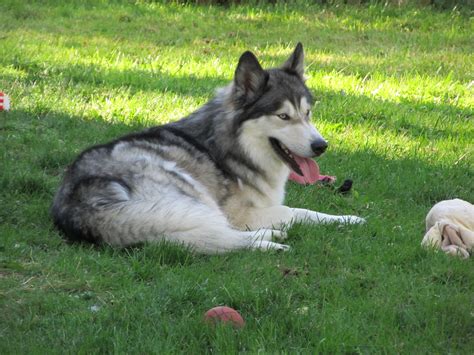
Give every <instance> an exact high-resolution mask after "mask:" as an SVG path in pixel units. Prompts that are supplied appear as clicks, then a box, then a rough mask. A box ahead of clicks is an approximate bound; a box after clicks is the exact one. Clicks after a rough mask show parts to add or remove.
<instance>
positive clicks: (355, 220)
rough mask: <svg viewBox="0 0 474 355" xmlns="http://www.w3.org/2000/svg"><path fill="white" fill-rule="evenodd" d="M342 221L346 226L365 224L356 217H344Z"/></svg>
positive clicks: (363, 220) (360, 218)
mask: <svg viewBox="0 0 474 355" xmlns="http://www.w3.org/2000/svg"><path fill="white" fill-rule="evenodd" d="M343 220H344V223H347V224H364V223H366V222H367V221H366V220H365V219H364V218H362V217H357V216H344V217H343Z"/></svg>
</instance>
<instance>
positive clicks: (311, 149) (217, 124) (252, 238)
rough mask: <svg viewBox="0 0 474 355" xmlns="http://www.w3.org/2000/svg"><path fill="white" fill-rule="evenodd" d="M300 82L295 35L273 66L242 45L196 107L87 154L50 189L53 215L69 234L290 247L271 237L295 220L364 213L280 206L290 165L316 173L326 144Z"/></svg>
mask: <svg viewBox="0 0 474 355" xmlns="http://www.w3.org/2000/svg"><path fill="white" fill-rule="evenodd" d="M305 80H306V77H305V73H304V51H303V46H302V44H301V43H298V45H297V46H296V48H295V49H294V51H293V52H292V54H291V55H290V57H289V58H288V59H287V61H286V62H285V63H284V64H283V65H282V66H281V67H278V68H273V69H267V70H264V69H263V68H262V67H261V65H260V63H259V61H258V60H257V58H256V57H255V55H254V54H253V53H251V52H249V51H247V52H245V53H243V54H242V56H241V57H240V59H239V62H238V65H237V68H236V70H235V75H234V79H233V81H232V82H231V83H230V84H229V85H227V86H226V87H224V88H221V89H219V90H217V91H216V95H215V97H214V98H213V99H211V100H210V101H209V102H208V103H207V104H205V105H204V106H202V107H201V108H199V109H198V110H197V111H195V112H194V113H191V114H190V115H189V116H187V117H185V118H183V119H181V120H179V121H177V122H173V123H169V124H166V125H162V126H157V127H153V128H149V129H147V130H145V131H142V132H139V133H133V134H130V135H127V136H124V137H121V138H118V139H116V140H114V141H112V142H110V143H107V144H103V145H97V146H94V147H92V148H89V149H87V150H85V151H84V152H82V153H81V154H80V155H79V156H78V158H77V159H76V160H75V161H74V162H73V163H72V164H71V165H70V167H69V168H68V170H67V171H66V173H65V176H64V179H63V182H62V184H61V186H60V188H59V190H58V192H57V193H56V195H55V197H54V201H53V204H52V207H51V212H52V216H53V220H54V223H55V225H56V226H57V228H58V229H59V230H60V231H62V233H63V234H65V236H66V237H67V238H69V239H71V240H80V241H89V242H93V243H105V244H109V245H112V246H118V247H126V246H129V245H134V244H141V243H145V242H157V241H171V242H177V243H181V244H184V245H186V246H188V247H190V248H191V249H193V250H195V251H196V252H199V253H207V254H212V253H224V252H228V251H232V250H238V249H245V248H248V249H263V250H267V249H274V250H288V249H289V247H288V246H287V245H284V244H281V243H279V242H276V241H273V238H275V239H276V240H282V239H284V238H285V237H286V230H287V229H286V228H287V227H290V226H291V224H293V223H295V222H304V223H333V222H340V223H363V222H364V219H363V218H360V217H357V216H333V215H328V214H323V213H318V212H314V211H310V210H306V209H300V208H290V207H287V206H283V205H282V203H283V200H284V196H285V185H286V182H287V180H288V176H289V174H290V172H295V173H296V174H298V175H299V176H300V177H301V178H302V179H303V180H304V181H305V182H307V183H313V182H315V181H316V180H317V178H318V171H319V170H318V167H317V164H316V162H315V161H314V160H313V159H312V158H314V157H317V156H319V155H321V154H323V153H324V151H325V150H326V148H327V146H328V143H327V142H326V140H325V139H324V138H323V137H322V136H321V134H320V133H319V132H318V131H317V129H316V128H315V127H314V126H313V125H312V124H311V106H312V103H313V98H312V95H311V93H310V91H309V89H308V87H307V86H306V85H305Z"/></svg>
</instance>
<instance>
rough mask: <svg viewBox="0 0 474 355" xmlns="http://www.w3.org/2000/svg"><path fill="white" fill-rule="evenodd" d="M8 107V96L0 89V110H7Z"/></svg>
mask: <svg viewBox="0 0 474 355" xmlns="http://www.w3.org/2000/svg"><path fill="white" fill-rule="evenodd" d="M9 109H10V98H9V97H8V96H7V95H5V94H4V93H3V92H1V91H0V111H8V110H9Z"/></svg>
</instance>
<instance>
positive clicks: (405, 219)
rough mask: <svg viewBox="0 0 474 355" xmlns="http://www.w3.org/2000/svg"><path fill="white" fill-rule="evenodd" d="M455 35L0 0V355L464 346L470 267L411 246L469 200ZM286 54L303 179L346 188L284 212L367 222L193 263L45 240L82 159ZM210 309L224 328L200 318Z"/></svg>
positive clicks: (298, 14) (367, 14)
mask: <svg viewBox="0 0 474 355" xmlns="http://www.w3.org/2000/svg"><path fill="white" fill-rule="evenodd" d="M30 3H31V4H30ZM473 24H474V22H473V21H472V17H471V18H470V17H469V15H468V14H466V13H460V12H457V11H449V12H438V11H434V10H431V9H429V8H423V9H418V8H400V9H399V8H395V7H382V6H376V5H374V6H366V7H344V6H337V7H328V8H326V7H320V6H316V5H311V6H307V5H304V4H301V5H298V4H296V5H277V6H241V7H215V6H214V7H199V6H190V5H177V4H176V5H173V4H167V5H163V4H160V3H148V2H141V1H137V2H135V3H133V2H132V1H123V2H122V1H114V2H111V3H110V4H108V3H107V2H105V1H77V2H71V3H69V2H68V3H67V4H63V2H61V1H53V0H50V1H41V2H34V3H33V2H26V1H8V0H5V1H2V2H1V3H0V90H2V91H4V92H6V93H8V94H9V95H10V96H11V97H12V105H13V108H12V110H11V111H10V112H8V113H0V139H1V144H0V154H1V165H0V170H1V175H0V205H1V208H0V236H1V238H0V353H2V354H16V353H76V352H79V353H103V352H115V353H165V352H166V353H176V352H188V353H201V352H209V353H210V352H218V353H231V352H237V351H242V352H252V353H255V352H258V351H260V352H265V353H274V352H287V353H292V352H303V353H315V352H324V353H343V352H344V353H360V352H361V353H379V352H385V353H447V352H450V353H466V354H467V353H472V349H474V316H473V308H472V304H473V303H472V301H473V294H474V286H473V285H474V272H473V263H472V260H469V261H463V260H459V259H456V258H452V257H448V256H445V255H443V254H442V253H436V252H429V251H425V250H423V249H421V247H420V241H421V238H422V236H423V234H424V217H425V215H426V213H427V212H428V210H429V209H430V207H431V206H432V205H433V204H434V203H435V202H437V201H439V200H442V199H448V198H453V197H459V198H463V199H465V200H469V201H471V202H473V200H474V183H473V182H474V159H473V155H474V143H473V142H474V124H473V120H474V81H473V80H474V78H473V73H474V64H473V63H474V56H473V52H474V45H473V42H472V33H473V32H474V26H473ZM298 41H302V42H303V44H304V45H305V49H306V53H307V63H308V65H309V68H308V74H309V75H310V77H311V79H310V80H309V81H308V84H309V87H310V88H311V90H312V91H313V92H314V94H315V96H316V97H317V99H318V101H319V103H318V104H317V106H316V108H315V109H314V114H313V116H314V123H315V124H316V125H317V126H318V128H319V129H320V131H321V132H322V133H323V134H324V135H325V137H327V138H328V140H329V141H330V142H331V147H330V148H331V149H330V150H329V151H328V152H327V153H326V154H325V155H324V156H323V157H321V159H319V163H320V166H321V170H322V172H323V173H327V174H332V175H337V176H338V178H339V182H341V181H342V180H344V179H345V178H348V177H350V178H352V179H353V180H354V192H353V194H352V195H351V196H349V197H342V196H339V195H335V194H334V193H333V192H332V191H331V190H330V189H327V188H320V187H317V186H310V187H302V186H296V185H294V184H290V186H289V192H288V196H287V203H288V204H289V205H291V206H301V207H305V208H310V209H315V210H320V211H325V212H330V213H335V214H357V215H361V216H364V217H367V219H368V223H367V224H366V225H364V226H345V227H339V226H314V227H310V226H300V225H299V226H295V227H294V228H292V229H291V230H290V237H289V239H288V244H290V245H291V246H292V250H291V251H290V252H288V253H262V252H248V251H242V252H238V253H232V254H228V255H225V256H210V257H208V256H198V255H193V254H192V253H190V252H188V251H186V250H184V249H182V248H179V247H176V246H172V245H160V246H156V245H147V246H144V247H142V248H132V249H127V250H113V249H111V248H108V247H103V248H94V247H90V246H84V245H68V244H66V243H65V242H64V241H63V240H62V239H61V238H60V236H59V234H58V233H57V232H56V231H55V230H54V228H53V226H52V223H51V220H50V217H49V215H48V208H49V205H50V202H51V199H52V196H53V194H54V192H55V190H56V188H57V187H58V185H59V182H60V179H61V175H62V173H63V171H64V169H65V167H66V166H67V165H68V164H69V163H70V162H71V161H72V159H74V157H75V156H76V155H77V154H78V153H79V152H80V151H81V150H83V149H84V148H86V147H88V146H90V145H92V144H96V143H99V142H106V141H108V140H110V139H112V138H114V137H117V136H118V135H121V134H125V133H127V132H131V131H134V130H137V129H141V128H143V127H148V126H151V125H155V124H160V123H165V122H169V121H173V120H176V119H178V118H180V117H182V116H184V115H186V114H188V113H190V112H192V111H193V110H194V109H196V108H197V107H199V106H200V105H201V104H203V103H204V102H206V100H208V99H209V98H210V97H211V96H212V93H213V90H214V89H215V88H216V87H218V86H220V85H223V84H225V83H226V82H227V81H229V80H231V78H232V75H233V71H234V69H235V66H236V63H237V60H238V57H239V55H240V54H241V53H242V52H243V51H245V50H247V49H250V50H253V51H254V52H255V53H256V54H257V55H258V56H259V58H261V60H262V62H263V64H264V66H267V67H268V66H275V65H279V64H280V63H281V62H282V61H283V60H284V59H285V58H286V56H287V55H288V54H289V53H290V50H291V49H292V48H293V46H294V45H295V44H296V42H298ZM285 269H291V270H292V272H290V275H287V276H284V274H285V272H284V270H285ZM222 304H225V305H228V306H231V307H234V308H236V309H238V310H239V311H240V312H241V314H242V316H243V317H244V318H245V320H246V322H247V323H246V327H245V328H244V329H243V330H241V331H233V330H232V329H228V328H226V327H219V328H216V329H214V328H209V327H206V326H204V325H203V322H202V317H203V313H204V312H205V311H206V310H207V309H209V308H211V307H213V306H215V305H222ZM469 349H470V350H469Z"/></svg>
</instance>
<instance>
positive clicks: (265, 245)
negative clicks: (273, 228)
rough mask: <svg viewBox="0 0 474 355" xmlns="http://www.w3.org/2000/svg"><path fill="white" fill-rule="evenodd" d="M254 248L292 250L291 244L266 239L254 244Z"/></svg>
mask: <svg viewBox="0 0 474 355" xmlns="http://www.w3.org/2000/svg"><path fill="white" fill-rule="evenodd" d="M253 248H254V249H260V250H276V251H288V250H290V246H289V245H286V244H280V243H275V242H269V241H266V240H262V241H260V242H257V243H255V244H254V245H253Z"/></svg>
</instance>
